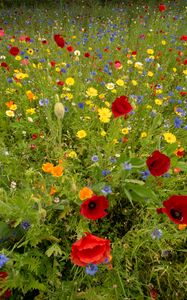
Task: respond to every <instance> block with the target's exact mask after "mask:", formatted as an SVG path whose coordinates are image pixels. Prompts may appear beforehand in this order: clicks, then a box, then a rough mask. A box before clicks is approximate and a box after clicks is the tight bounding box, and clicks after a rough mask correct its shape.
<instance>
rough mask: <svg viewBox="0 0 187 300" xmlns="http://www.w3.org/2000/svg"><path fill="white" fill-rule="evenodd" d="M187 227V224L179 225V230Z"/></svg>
mask: <svg viewBox="0 0 187 300" xmlns="http://www.w3.org/2000/svg"><path fill="white" fill-rule="evenodd" d="M186 227H187V224H179V226H178V229H179V230H184V229H185V228H186Z"/></svg>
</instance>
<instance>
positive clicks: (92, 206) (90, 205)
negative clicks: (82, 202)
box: [88, 201, 96, 209]
mask: <svg viewBox="0 0 187 300" xmlns="http://www.w3.org/2000/svg"><path fill="white" fill-rule="evenodd" d="M88 207H89V208H90V209H93V208H95V207H96V203H95V202H93V201H91V202H90V203H89V204H88Z"/></svg>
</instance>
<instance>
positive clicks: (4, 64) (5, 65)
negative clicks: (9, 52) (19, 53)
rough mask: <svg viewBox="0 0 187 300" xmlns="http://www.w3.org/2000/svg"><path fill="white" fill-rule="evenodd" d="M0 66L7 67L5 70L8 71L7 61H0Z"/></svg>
mask: <svg viewBox="0 0 187 300" xmlns="http://www.w3.org/2000/svg"><path fill="white" fill-rule="evenodd" d="M1 67H3V68H5V69H7V71H10V68H9V66H8V65H7V63H6V62H5V61H3V62H2V63H1Z"/></svg>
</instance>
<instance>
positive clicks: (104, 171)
mask: <svg viewBox="0 0 187 300" xmlns="http://www.w3.org/2000/svg"><path fill="white" fill-rule="evenodd" d="M108 174H110V171H109V170H103V171H102V175H103V176H107V175H108Z"/></svg>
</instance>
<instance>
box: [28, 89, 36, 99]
mask: <svg viewBox="0 0 187 300" xmlns="http://www.w3.org/2000/svg"><path fill="white" fill-rule="evenodd" d="M26 95H27V97H28V99H29V100H30V101H32V100H35V99H36V98H37V97H36V96H35V95H34V94H33V92H31V91H26Z"/></svg>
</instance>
